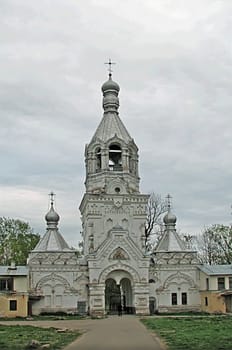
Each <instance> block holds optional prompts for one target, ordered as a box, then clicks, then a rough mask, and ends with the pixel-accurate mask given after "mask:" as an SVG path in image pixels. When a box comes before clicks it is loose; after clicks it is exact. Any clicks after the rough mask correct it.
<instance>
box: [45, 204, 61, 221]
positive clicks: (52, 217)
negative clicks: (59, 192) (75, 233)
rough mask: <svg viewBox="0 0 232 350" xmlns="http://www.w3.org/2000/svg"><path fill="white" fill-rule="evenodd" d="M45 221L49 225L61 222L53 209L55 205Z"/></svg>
mask: <svg viewBox="0 0 232 350" xmlns="http://www.w3.org/2000/svg"><path fill="white" fill-rule="evenodd" d="M45 220H46V221H47V223H50V222H51V223H58V221H59V220H60V217H59V215H58V214H57V213H56V212H55V210H54V208H53V203H51V208H50V210H49V212H48V213H47V215H46V216H45Z"/></svg>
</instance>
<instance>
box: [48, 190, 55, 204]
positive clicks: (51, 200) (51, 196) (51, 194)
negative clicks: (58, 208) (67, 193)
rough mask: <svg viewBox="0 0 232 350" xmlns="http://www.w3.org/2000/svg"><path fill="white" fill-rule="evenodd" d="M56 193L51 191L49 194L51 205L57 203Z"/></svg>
mask: <svg viewBox="0 0 232 350" xmlns="http://www.w3.org/2000/svg"><path fill="white" fill-rule="evenodd" d="M55 195H56V194H55V193H54V192H53V191H51V192H50V193H49V196H50V202H51V205H52V204H53V203H54V201H55Z"/></svg>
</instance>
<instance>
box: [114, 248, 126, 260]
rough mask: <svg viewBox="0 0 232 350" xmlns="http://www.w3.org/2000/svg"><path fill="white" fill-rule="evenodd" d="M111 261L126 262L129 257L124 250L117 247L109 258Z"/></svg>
mask: <svg viewBox="0 0 232 350" xmlns="http://www.w3.org/2000/svg"><path fill="white" fill-rule="evenodd" d="M110 259H112V260H128V259H129V256H128V254H127V253H126V252H125V250H124V249H122V248H120V247H118V248H117V249H116V250H115V251H114V252H113V253H112V254H111V256H110Z"/></svg>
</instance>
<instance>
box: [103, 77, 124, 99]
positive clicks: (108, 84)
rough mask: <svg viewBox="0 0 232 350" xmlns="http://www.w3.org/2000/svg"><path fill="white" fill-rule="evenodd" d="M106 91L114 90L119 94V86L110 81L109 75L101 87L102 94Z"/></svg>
mask: <svg viewBox="0 0 232 350" xmlns="http://www.w3.org/2000/svg"><path fill="white" fill-rule="evenodd" d="M107 90H116V91H117V92H119V90H120V87H119V85H118V84H117V83H116V82H115V81H113V80H112V77H111V74H110V75H109V79H108V80H107V81H106V82H105V83H104V84H103V85H102V92H103V94H104V92H106V91H107Z"/></svg>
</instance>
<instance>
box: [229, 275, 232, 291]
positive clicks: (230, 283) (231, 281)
mask: <svg viewBox="0 0 232 350" xmlns="http://www.w3.org/2000/svg"><path fill="white" fill-rule="evenodd" d="M229 289H232V277H229Z"/></svg>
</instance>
